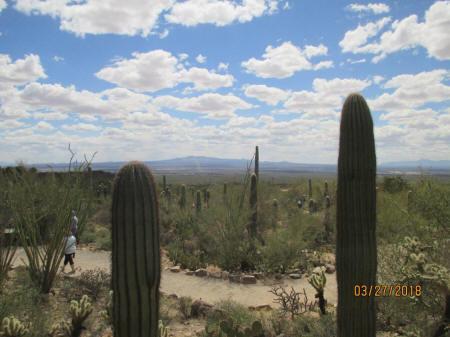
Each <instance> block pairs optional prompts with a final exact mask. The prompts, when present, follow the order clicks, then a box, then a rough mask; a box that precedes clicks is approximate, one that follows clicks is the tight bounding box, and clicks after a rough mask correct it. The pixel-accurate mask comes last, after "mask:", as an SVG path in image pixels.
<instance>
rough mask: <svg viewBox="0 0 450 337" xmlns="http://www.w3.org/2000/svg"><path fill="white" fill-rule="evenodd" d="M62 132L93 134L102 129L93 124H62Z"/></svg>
mask: <svg viewBox="0 0 450 337" xmlns="http://www.w3.org/2000/svg"><path fill="white" fill-rule="evenodd" d="M61 128H63V129H64V130H67V131H75V132H93V131H100V130H101V129H102V128H101V127H99V126H97V125H94V124H87V123H78V124H72V125H68V124H64V125H62V126H61Z"/></svg>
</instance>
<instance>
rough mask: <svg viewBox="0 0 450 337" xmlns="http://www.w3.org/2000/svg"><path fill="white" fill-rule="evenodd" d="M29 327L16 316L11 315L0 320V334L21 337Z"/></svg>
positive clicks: (8, 336)
mask: <svg viewBox="0 0 450 337" xmlns="http://www.w3.org/2000/svg"><path fill="white" fill-rule="evenodd" d="M29 329H30V325H25V324H23V323H22V322H20V321H19V320H18V319H17V318H15V317H13V316H11V317H5V318H3V321H2V330H1V331H0V336H5V337H21V336H25V335H26V334H27V333H28V332H30V330H29Z"/></svg>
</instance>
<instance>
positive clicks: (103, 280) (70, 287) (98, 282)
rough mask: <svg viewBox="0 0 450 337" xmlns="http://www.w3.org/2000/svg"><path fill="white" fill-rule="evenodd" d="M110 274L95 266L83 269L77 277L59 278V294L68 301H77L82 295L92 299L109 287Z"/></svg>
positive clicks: (95, 298)
mask: <svg viewBox="0 0 450 337" xmlns="http://www.w3.org/2000/svg"><path fill="white" fill-rule="evenodd" d="M110 282H111V275H110V274H109V273H107V272H106V271H104V270H102V269H99V268H96V269H91V270H85V271H83V272H82V273H81V275H80V277H78V278H73V277H69V278H63V279H61V280H60V283H59V288H60V294H61V295H62V296H63V297H64V298H66V299H67V301H68V302H70V301H73V300H75V301H79V300H80V299H81V298H82V297H83V295H86V294H87V295H89V297H90V298H92V299H93V300H94V301H95V300H97V299H98V298H99V296H100V295H101V294H102V293H103V292H104V291H106V290H108V289H110Z"/></svg>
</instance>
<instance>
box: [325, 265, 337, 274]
mask: <svg viewBox="0 0 450 337" xmlns="http://www.w3.org/2000/svg"><path fill="white" fill-rule="evenodd" d="M325 268H326V270H325V272H326V273H327V274H333V273H334V272H335V271H336V267H335V266H334V265H332V264H327V265H326V266H325Z"/></svg>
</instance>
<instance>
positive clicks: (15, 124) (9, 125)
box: [0, 119, 26, 130]
mask: <svg viewBox="0 0 450 337" xmlns="http://www.w3.org/2000/svg"><path fill="white" fill-rule="evenodd" d="M25 125H26V124H25V123H23V122H19V121H17V120H13V119H10V120H6V121H0V130H2V129H3V130H4V129H15V128H20V127H21V126H25Z"/></svg>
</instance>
